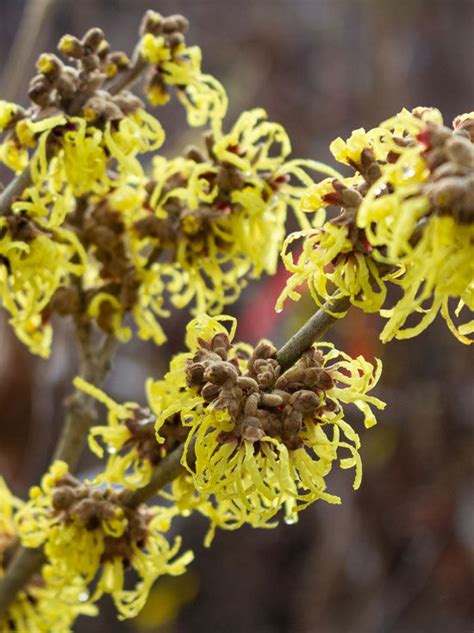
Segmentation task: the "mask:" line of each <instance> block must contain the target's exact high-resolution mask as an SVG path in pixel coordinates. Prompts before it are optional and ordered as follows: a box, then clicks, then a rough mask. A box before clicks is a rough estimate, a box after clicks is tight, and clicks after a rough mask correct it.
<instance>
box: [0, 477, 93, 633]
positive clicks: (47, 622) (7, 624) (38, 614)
mask: <svg viewBox="0 0 474 633" xmlns="http://www.w3.org/2000/svg"><path fill="white" fill-rule="evenodd" d="M22 505H23V504H22V502H21V501H19V500H18V499H15V497H13V495H12V494H11V492H10V491H9V490H8V488H7V486H6V484H5V482H4V481H3V479H1V478H0V577H1V576H2V575H3V572H4V570H5V568H6V567H7V565H8V563H9V561H10V559H11V557H12V555H13V552H14V550H15V547H16V544H17V527H16V525H15V515H16V513H17V512H18V511H19V510H20V509H21V507H22ZM83 598H84V594H83V586H82V584H81V583H80V582H79V579H78V578H74V577H71V578H70V582H69V583H68V584H67V585H64V584H63V583H62V581H61V579H60V578H59V577H57V576H56V574H55V573H54V570H53V568H52V567H51V566H49V565H44V566H43V568H42V570H41V571H40V573H38V574H35V575H34V576H33V577H32V578H31V579H30V581H29V582H28V584H27V585H26V586H25V587H24V588H23V590H22V591H21V592H20V593H19V594H18V595H17V596H16V598H15V600H14V602H13V603H12V604H11V605H10V607H9V609H8V611H7V612H6V614H5V615H3V616H0V630H1V631H21V632H22V633H23V632H24V633H48V632H49V631H50V632H52V633H67V632H68V631H70V630H71V628H70V627H71V626H72V624H73V623H74V621H75V620H76V618H77V617H78V616H79V615H95V614H96V613H97V609H96V608H95V607H94V606H93V605H91V604H87V603H86V600H84V599H83Z"/></svg>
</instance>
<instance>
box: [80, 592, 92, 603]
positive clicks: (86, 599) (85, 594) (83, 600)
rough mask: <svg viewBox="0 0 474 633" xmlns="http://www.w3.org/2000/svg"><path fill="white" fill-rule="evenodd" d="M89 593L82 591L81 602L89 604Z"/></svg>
mask: <svg viewBox="0 0 474 633" xmlns="http://www.w3.org/2000/svg"><path fill="white" fill-rule="evenodd" d="M89 596H90V594H89V592H88V591H81V593H80V594H79V602H87V601H88V600H89Z"/></svg>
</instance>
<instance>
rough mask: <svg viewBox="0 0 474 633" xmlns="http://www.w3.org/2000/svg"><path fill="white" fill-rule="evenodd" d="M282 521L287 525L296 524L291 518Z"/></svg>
mask: <svg viewBox="0 0 474 633" xmlns="http://www.w3.org/2000/svg"><path fill="white" fill-rule="evenodd" d="M284 521H285V523H286V524H287V525H294V524H295V523H296V519H295V518H294V517H292V516H290V517H285V519H284Z"/></svg>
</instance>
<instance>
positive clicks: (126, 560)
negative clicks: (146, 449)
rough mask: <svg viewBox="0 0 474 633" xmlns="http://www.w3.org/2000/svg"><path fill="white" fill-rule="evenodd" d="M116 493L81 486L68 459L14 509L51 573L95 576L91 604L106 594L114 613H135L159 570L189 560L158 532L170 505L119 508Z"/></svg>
mask: <svg viewBox="0 0 474 633" xmlns="http://www.w3.org/2000/svg"><path fill="white" fill-rule="evenodd" d="M120 499H121V497H120V493H118V492H115V491H112V490H110V489H108V488H106V489H105V490H104V489H100V488H96V487H91V486H88V485H86V484H81V483H80V482H79V481H78V480H76V479H75V478H74V477H72V476H71V475H70V474H69V472H68V467H67V464H65V463H64V462H55V463H54V464H53V466H52V467H51V469H50V471H49V472H48V473H47V474H46V475H45V476H44V477H43V480H42V482H41V487H35V488H32V489H31V491H30V500H29V501H28V502H27V503H26V504H25V506H24V507H23V508H21V510H20V511H19V512H18V514H17V516H16V523H17V526H18V533H19V536H20V538H21V542H22V544H23V545H24V546H26V547H38V546H40V545H44V552H45V554H46V556H47V558H48V562H49V565H50V567H51V570H52V573H53V574H54V575H55V576H56V577H57V578H58V579H61V581H62V582H63V583H64V584H65V585H67V584H69V583H71V582H75V579H77V578H79V579H80V582H81V583H82V585H83V586H84V587H85V586H86V585H87V584H88V583H90V582H91V581H93V580H94V579H97V584H96V586H95V590H94V593H93V595H92V596H91V597H90V599H89V602H90V603H93V602H95V601H96V600H98V599H99V598H100V597H101V596H102V595H103V594H104V593H109V594H110V595H111V597H112V599H113V600H114V603H115V605H116V607H117V609H118V611H119V619H124V618H129V617H133V616H135V615H136V614H137V613H138V611H139V610H140V609H141V608H142V606H143V605H144V603H145V602H146V599H147V596H148V592H149V590H150V588H151V586H152V585H153V583H154V581H155V580H156V579H157V578H158V576H160V575H162V574H171V575H179V574H182V573H184V572H185V571H186V565H187V564H189V563H190V562H191V560H192V558H193V555H192V553H191V552H186V553H184V554H182V555H181V556H179V557H178V558H176V555H177V553H178V550H179V549H180V546H181V541H180V539H179V538H178V539H176V540H175V542H174V544H173V545H172V546H171V545H170V544H169V543H168V541H167V539H166V538H165V537H164V535H163V532H165V531H167V530H168V529H169V527H170V522H171V519H172V518H173V516H175V515H176V510H175V509H174V508H172V507H170V508H160V507H155V508H147V507H146V506H139V507H137V508H129V507H123V506H122V505H121V501H120ZM128 567H130V568H132V569H133V570H134V571H135V572H136V574H137V576H138V578H139V580H138V582H137V584H136V586H135V588H134V589H125V588H124V582H125V571H126V569H127V568H128Z"/></svg>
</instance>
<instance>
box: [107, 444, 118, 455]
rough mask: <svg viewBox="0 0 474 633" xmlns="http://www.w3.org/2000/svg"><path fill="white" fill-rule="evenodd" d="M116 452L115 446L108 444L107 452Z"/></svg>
mask: <svg viewBox="0 0 474 633" xmlns="http://www.w3.org/2000/svg"><path fill="white" fill-rule="evenodd" d="M116 452H117V449H116V448H114V447H113V446H108V447H107V453H108V454H109V455H113V454H114V453H116Z"/></svg>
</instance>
